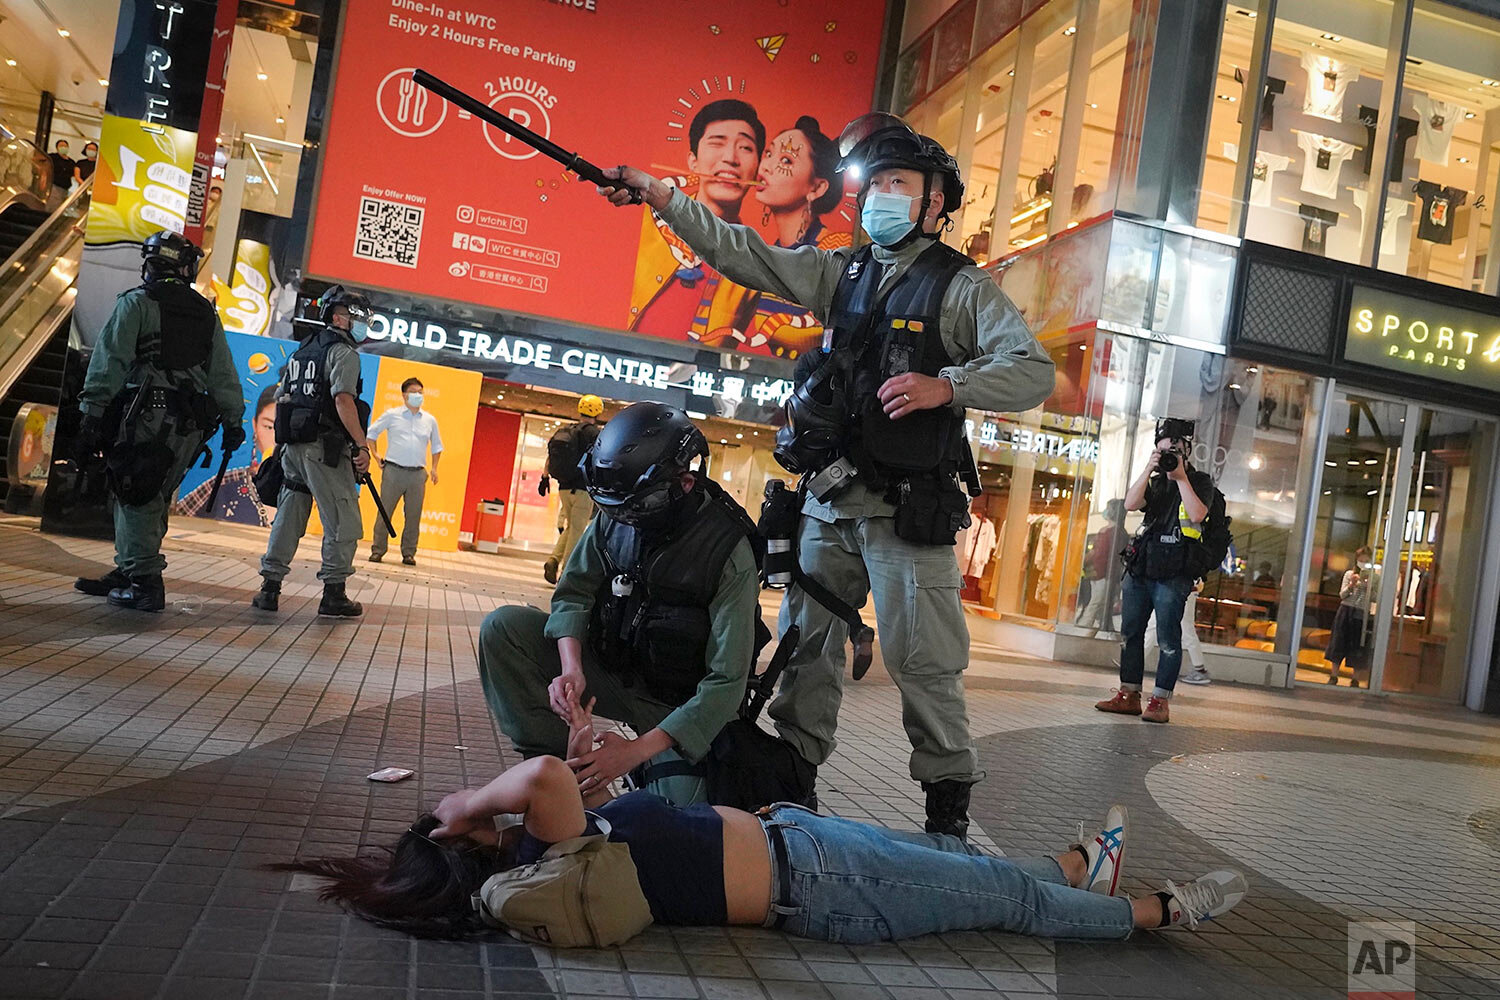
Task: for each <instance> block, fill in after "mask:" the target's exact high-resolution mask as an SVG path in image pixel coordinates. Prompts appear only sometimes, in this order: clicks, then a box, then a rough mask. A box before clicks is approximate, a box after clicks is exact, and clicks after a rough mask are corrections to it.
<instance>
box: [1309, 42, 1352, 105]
mask: <svg viewBox="0 0 1500 1000" xmlns="http://www.w3.org/2000/svg"><path fill="white" fill-rule="evenodd" d="M1302 68H1303V69H1305V70H1307V96H1306V97H1304V98H1303V100H1302V110H1303V111H1305V112H1307V113H1308V114H1310V115H1316V116H1318V117H1319V118H1327V119H1328V120H1329V121H1331V122H1341V121H1343V120H1344V94H1345V93H1346V92H1347V91H1348V90H1349V84H1351V83H1353V82H1354V81H1355V80H1358V79H1359V70H1358V69H1356V68H1355V67H1353V66H1350V65H1349V64H1348V63H1342V62H1339V61H1338V60H1337V59H1334V58H1331V57H1329V56H1320V55H1317V54H1316V53H1313V52H1309V53H1307V54H1306V55H1304V56H1303V57H1302Z"/></svg>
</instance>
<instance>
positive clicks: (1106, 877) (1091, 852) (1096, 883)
mask: <svg viewBox="0 0 1500 1000" xmlns="http://www.w3.org/2000/svg"><path fill="white" fill-rule="evenodd" d="M1129 825H1130V813H1129V811H1128V810H1126V808H1125V807H1124V806H1122V805H1113V806H1110V807H1109V812H1107V813H1105V815H1104V829H1102V830H1100V831H1099V832H1098V833H1097V834H1096V835H1095V836H1094V839H1093V840H1090V841H1084V840H1083V829H1082V824H1079V831H1078V839H1079V841H1080V842H1082V843H1083V851H1084V853H1085V854H1087V855H1088V859H1089V860H1088V864H1087V865H1085V866H1084V872H1083V881H1082V882H1081V883H1080V884H1079V888H1081V889H1087V890H1088V891H1089V892H1097V893H1102V894H1103V895H1105V896H1113V895H1114V894H1115V893H1116V892H1117V891H1118V890H1119V887H1120V870H1121V869H1122V868H1123V867H1124V866H1125V833H1126V830H1127V828H1128V827H1129Z"/></svg>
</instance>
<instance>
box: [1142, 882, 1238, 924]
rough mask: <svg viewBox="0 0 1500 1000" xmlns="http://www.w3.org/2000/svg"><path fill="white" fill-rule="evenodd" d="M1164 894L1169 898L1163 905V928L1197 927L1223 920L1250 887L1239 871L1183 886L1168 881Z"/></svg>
mask: <svg viewBox="0 0 1500 1000" xmlns="http://www.w3.org/2000/svg"><path fill="white" fill-rule="evenodd" d="M1165 891H1166V893H1167V895H1168V896H1170V897H1171V898H1170V900H1169V901H1168V902H1167V903H1166V907H1167V915H1168V921H1167V923H1166V924H1164V925H1163V926H1175V925H1177V924H1184V923H1185V924H1187V925H1188V926H1189V927H1194V928H1196V927H1197V926H1198V924H1199V922H1200V921H1203V920H1213V919H1215V918H1217V917H1222V916H1223V915H1224V914H1226V913H1228V912H1229V911H1230V910H1232V909H1234V907H1236V906H1238V905H1239V902H1240V900H1242V899H1244V898H1245V894H1246V893H1248V892H1249V891H1250V885H1249V883H1247V882H1246V881H1245V876H1243V875H1241V874H1240V873H1239V872H1235V871H1218V872H1209V873H1208V874H1207V875H1204V876H1203V877H1202V878H1199V879H1195V880H1193V881H1192V882H1189V883H1188V884H1187V885H1183V886H1177V885H1173V884H1172V882H1171V881H1170V880H1169V881H1168V882H1167V888H1166V890H1165Z"/></svg>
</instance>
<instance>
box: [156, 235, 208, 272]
mask: <svg viewBox="0 0 1500 1000" xmlns="http://www.w3.org/2000/svg"><path fill="white" fill-rule="evenodd" d="M202 256H203V251H202V250H199V249H198V247H197V245H196V244H194V243H193V241H192V240H190V239H188V238H187V237H186V236H183V235H182V234H181V233H174V232H171V231H169V230H166V229H162V230H159V231H158V232H154V233H152V234H151V235H150V236H147V237H146V241H145V242H144V243H142V244H141V259H142V262H141V278H142V280H144V281H147V282H151V281H161V280H163V279H166V278H177V279H180V280H182V281H192V280H193V279H194V278H196V277H197V276H198V261H199V259H200V258H202Z"/></svg>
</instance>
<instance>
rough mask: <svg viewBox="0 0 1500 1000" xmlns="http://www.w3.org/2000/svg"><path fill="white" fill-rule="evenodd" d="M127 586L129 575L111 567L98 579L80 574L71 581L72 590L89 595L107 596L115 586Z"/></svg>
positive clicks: (128, 584)
mask: <svg viewBox="0 0 1500 1000" xmlns="http://www.w3.org/2000/svg"><path fill="white" fill-rule="evenodd" d="M128 586H130V577H128V576H126V575H125V574H124V573H122V572H120V571H119V570H118V569H112V570H110V571H109V572H108V573H105V574H104V575H103V576H101V577H99V578H98V579H90V578H89V577H86V576H80V577H79V578H78V579H76V580H74V581H73V589H74V590H76V591H78V592H79V593H81V594H88V595H89V596H90V597H108V596H109V592H110V591H111V590H114V589H115V588H116V587H128Z"/></svg>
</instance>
